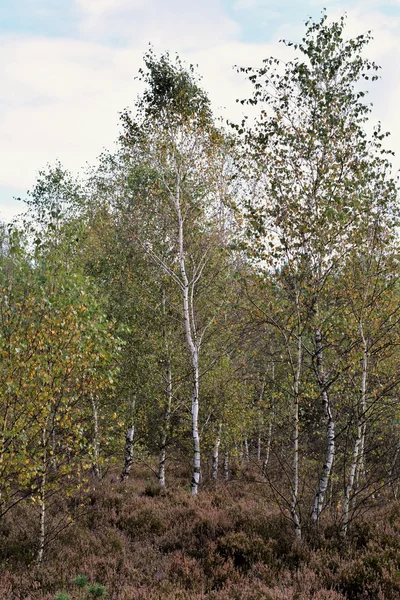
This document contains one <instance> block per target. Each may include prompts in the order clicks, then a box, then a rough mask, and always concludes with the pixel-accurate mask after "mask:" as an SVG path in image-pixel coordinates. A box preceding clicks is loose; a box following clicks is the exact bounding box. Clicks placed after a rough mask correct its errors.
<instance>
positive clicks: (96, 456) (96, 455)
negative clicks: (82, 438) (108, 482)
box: [91, 398, 101, 479]
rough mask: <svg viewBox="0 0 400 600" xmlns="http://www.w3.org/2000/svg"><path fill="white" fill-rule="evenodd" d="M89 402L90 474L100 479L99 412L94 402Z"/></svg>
mask: <svg viewBox="0 0 400 600" xmlns="http://www.w3.org/2000/svg"><path fill="white" fill-rule="evenodd" d="M91 401H92V410H93V466H92V472H93V476H94V477H95V478H96V479H100V476H101V471H100V435H99V411H98V407H97V403H96V400H95V399H94V398H92V399H91Z"/></svg>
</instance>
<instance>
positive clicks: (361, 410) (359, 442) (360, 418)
mask: <svg viewBox="0 0 400 600" xmlns="http://www.w3.org/2000/svg"><path fill="white" fill-rule="evenodd" d="M360 334H361V339H362V346H363V359H362V373H361V398H360V405H359V407H357V436H356V440H355V442H354V448H353V456H352V461H351V466H350V473H349V478H348V481H347V486H346V491H345V495H344V499H343V515H342V525H341V533H342V536H343V537H345V536H346V535H347V529H348V525H349V515H350V503H351V500H352V497H353V492H354V491H355V488H356V486H357V480H358V476H359V474H361V473H362V471H363V464H364V463H363V461H364V440H365V415H366V406H367V368H368V347H367V342H366V340H365V337H364V330H363V325H362V322H360Z"/></svg>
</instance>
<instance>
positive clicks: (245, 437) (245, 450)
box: [243, 435, 250, 463]
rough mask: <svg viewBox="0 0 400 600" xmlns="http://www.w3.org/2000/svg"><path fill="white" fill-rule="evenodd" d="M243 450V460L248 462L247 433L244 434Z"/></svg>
mask: <svg viewBox="0 0 400 600" xmlns="http://www.w3.org/2000/svg"><path fill="white" fill-rule="evenodd" d="M243 450H244V460H245V461H246V462H247V463H248V462H249V460H250V452H249V440H248V438H247V435H245V436H244V439H243Z"/></svg>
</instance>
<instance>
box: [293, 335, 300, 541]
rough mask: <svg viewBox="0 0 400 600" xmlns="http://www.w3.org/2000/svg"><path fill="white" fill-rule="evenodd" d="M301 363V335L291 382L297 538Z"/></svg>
mask: <svg viewBox="0 0 400 600" xmlns="http://www.w3.org/2000/svg"><path fill="white" fill-rule="evenodd" d="M301 364H302V340H301V336H299V337H298V341H297V367H296V373H295V379H294V383H293V396H294V414H293V435H294V438H293V483H292V485H293V489H292V500H291V503H290V515H291V517H292V520H293V523H294V527H295V534H296V538H297V539H298V540H300V539H301V523H300V516H299V511H298V502H299V384H300V375H301Z"/></svg>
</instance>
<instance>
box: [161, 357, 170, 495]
mask: <svg viewBox="0 0 400 600" xmlns="http://www.w3.org/2000/svg"><path fill="white" fill-rule="evenodd" d="M166 378H167V388H166V396H167V405H166V408H165V413H164V423H163V427H162V430H161V439H160V454H159V459H158V484H159V486H160V487H162V488H165V461H166V457H167V440H168V433H169V426H170V420H171V407H172V372H171V361H170V360H169V357H168V358H167V365H166Z"/></svg>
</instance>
